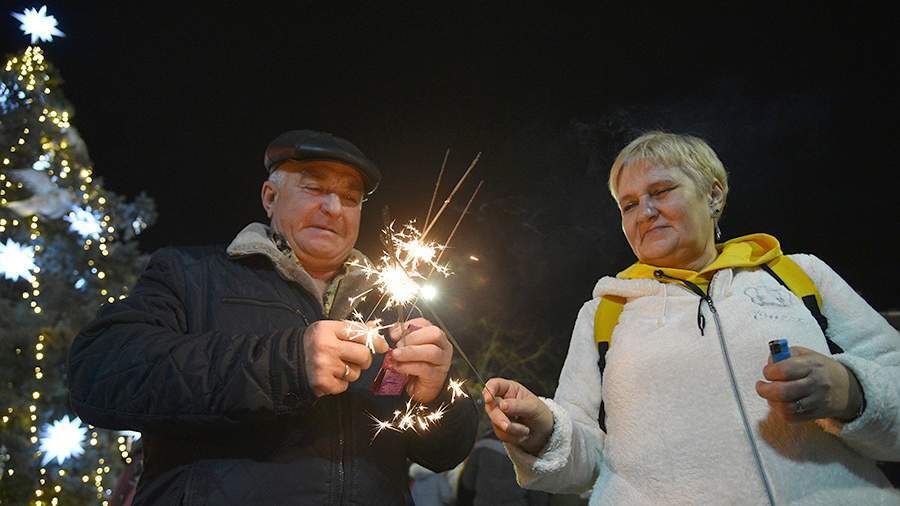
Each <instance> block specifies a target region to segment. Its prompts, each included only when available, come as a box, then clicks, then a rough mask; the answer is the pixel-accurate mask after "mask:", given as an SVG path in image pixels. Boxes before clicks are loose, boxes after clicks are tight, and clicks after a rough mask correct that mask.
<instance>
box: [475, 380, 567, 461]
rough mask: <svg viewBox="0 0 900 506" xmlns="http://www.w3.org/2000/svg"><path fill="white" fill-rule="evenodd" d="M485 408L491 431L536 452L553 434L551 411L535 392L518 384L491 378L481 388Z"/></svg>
mask: <svg viewBox="0 0 900 506" xmlns="http://www.w3.org/2000/svg"><path fill="white" fill-rule="evenodd" d="M483 395H484V410H485V412H487V415H488V417H489V418H490V419H491V425H493V427H494V434H497V437H498V438H499V439H500V440H501V441H505V442H507V443H512V444H515V445H518V446H519V447H521V448H522V449H523V450H525V451H526V452H528V453H530V454H532V455H537V454H538V453H540V452H541V450H543V449H544V447H545V446H546V445H547V440H548V439H550V435H551V434H552V433H553V413H552V412H550V408H548V407H547V405H546V404H544V402H543V401H541V400H540V399H539V398H538V397H537V396H536V395H534V394H533V393H531V392H530V391H529V390H528V389H527V388H525V387H523V386H522V385H520V384H519V383H517V382H515V381H512V380H508V379H503V378H491V379H489V380H488V382H487V385H485V387H484V394H483Z"/></svg>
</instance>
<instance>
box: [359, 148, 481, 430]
mask: <svg viewBox="0 0 900 506" xmlns="http://www.w3.org/2000/svg"><path fill="white" fill-rule="evenodd" d="M448 154H449V151H448ZM479 157H480V153H479V155H477V156H476V157H475V159H474V160H472V162H471V163H470V164H469V167H468V168H467V169H466V172H465V173H464V174H463V176H462V177H461V178H460V179H459V181H458V182H457V183H456V185H455V186H454V187H453V189H452V191H451V192H450V195H449V196H448V197H447V198H446V199H445V200H444V201H443V203H442V205H441V206H440V207H439V208H438V209H437V210H436V212H435V213H434V215H433V217H432V210H434V204H435V201H436V198H437V193H438V190H439V187H440V181H441V178H442V176H443V173H444V166H445V165H446V162H447V156H446V155H445V157H444V163H443V164H442V165H441V172H440V174H439V175H438V180H437V183H436V184H435V189H434V194H433V195H432V199H431V204H430V205H429V208H428V214H427V215H426V218H425V222H424V228H423V230H422V231H421V232H420V231H419V229H417V228H416V226H415V222H414V221H410V222H408V223H406V224H404V225H402V226H400V227H399V228H397V229H395V226H394V223H393V222H391V221H390V219H389V218H388V217H387V214H388V213H387V210H386V209H385V222H386V223H385V228H384V229H383V230H382V235H383V239H382V240H383V244H384V247H385V250H386V251H384V253H383V254H382V256H381V261H380V264H378V265H373V264H371V263H368V262H366V263H362V262H359V261H353V262H351V263H350V264H349V265H350V266H351V267H355V268H358V269H360V270H361V271H362V272H363V273H364V274H365V275H366V277H368V278H370V279H373V280H374V281H373V283H374V288H373V289H371V290H368V291H367V292H364V293H363V294H360V295H358V296H356V297H353V298H351V300H350V302H351V307H352V306H353V305H354V304H355V302H356V301H357V300H360V299H362V298H364V297H365V296H366V295H367V294H368V293H370V292H371V291H372V290H377V291H378V292H379V293H380V294H381V297H380V298H379V300H378V301H377V302H376V303H375V305H374V307H373V309H372V312H371V313H370V314H369V317H368V318H363V317H362V314H361V313H359V312H358V311H356V310H354V311H353V319H354V322H353V323H350V324H348V327H347V335H348V336H350V337H349V338H350V339H351V340H357V339H364V340H365V344H366V347H368V348H369V350H370V351H371V352H372V353H375V347H374V342H375V339H376V338H378V337H379V331H380V330H382V329H385V328H387V327H388V326H383V325H381V319H375V320H372V317H373V315H374V314H375V312H376V311H378V310H379V306H380V308H381V310H382V311H385V310H388V309H391V308H396V309H397V311H398V319H399V321H398V323H401V324H402V322H403V321H404V320H406V319H408V318H409V317H410V315H412V312H413V310H414V309H415V308H416V307H417V303H418V302H419V301H420V300H422V301H423V302H424V303H425V306H426V307H427V308H428V309H429V311H430V312H431V313H432V315H433V316H434V318H435V319H436V320H438V321H439V325H440V326H441V327H442V328H443V329H444V332H445V334H446V335H447V338H448V339H449V341H450V342H451V344H452V345H453V346H454V348H456V350H457V352H458V353H459V355H460V356H461V357H462V358H463V360H464V361H465V362H466V364H468V365H469V367H470V368H471V369H472V371H473V372H474V373H475V375H476V376H477V377H478V379H479V380H480V381H482V382H484V380H483V379H482V377H481V375H480V374H479V373H478V371H477V370H476V369H475V367H474V365H473V364H472V362H471V361H470V360H469V359H468V357H467V356H466V355H465V352H463V350H462V349H461V348H460V346H459V342H458V341H457V340H456V339H455V338H453V336H452V335H451V334H450V332H449V330H447V328H446V326H445V325H443V323H441V322H440V317H439V316H438V315H437V314H436V313H435V312H434V310H433V309H432V308H431V307H430V306H429V305H428V303H427V301H428V300H429V299H430V296H429V294H430V293H432V292H433V287H432V286H430V285H426V282H427V281H428V280H429V278H430V277H431V276H432V275H433V274H434V273H438V274H441V275H443V276H444V277H447V276H449V275H450V274H452V273H451V272H450V269H449V268H448V266H447V265H446V264H442V263H441V257H442V256H443V254H444V252H445V251H446V250H447V246H448V245H449V244H450V241H451V240H452V239H453V236H454V235H455V234H456V230H457V229H458V227H459V225H460V223H461V222H462V219H463V217H464V216H465V215H466V213H467V212H468V210H469V207H470V206H471V205H472V202H473V201H474V200H475V196H476V195H477V194H478V191H479V190H480V189H481V185H482V184H483V181H482V182H481V183H479V184H478V186H477V187H476V188H475V191H474V192H473V193H472V195H471V197H470V198H469V201H468V202H467V203H466V206H465V208H464V209H463V211H462V213H461V214H460V216H459V218H458V219H457V221H456V224H455V225H454V226H453V229H452V230H451V232H450V234H449V236H448V237H447V241H446V242H444V243H443V244H442V243H439V242H436V241H429V240H426V236H427V235H428V234H429V232H431V230H432V229H433V228H434V226H435V224H436V223H437V220H438V219H439V218H440V217H441V215H442V214H443V212H444V211H445V210H446V209H447V207H448V206H449V204H450V202H451V201H452V199H453V196H454V195H455V194H456V192H457V191H458V190H459V189H460V187H461V186H462V184H463V182H464V181H465V179H466V177H467V176H468V175H469V173H470V172H471V171H472V169H473V168H474V167H475V165H476V164H477V163H478V159H479ZM404 308H408V312H407V314H406V317H405V318H404V317H403V312H402V310H403V309H404ZM368 321H371V323H370V324H368V325H367V323H366V322H368ZM360 324H361V325H360ZM464 382H465V381H464V380H457V379H453V378H450V380H449V386H448V388H447V389H448V390H449V391H450V392H451V395H450V397H451V399H450V402H449V403H445V404H441V405H440V406H439V407H437V408H436V409H434V410H430V409H429V408H428V407H427V406H425V405H423V404H420V403H416V402H414V401H413V400H409V401H408V402H407V404H406V409H405V411H400V410H398V411H395V412H394V414H393V417H392V418H391V419H389V420H381V419H379V418H377V417H375V416H374V415H371V414H370V415H369V416H370V418H371V419H372V420H373V422H374V423H375V424H374V425H373V429H374V436H373V437H372V440H373V441H374V440H375V438H376V437H378V435H379V434H380V433H381V432H383V431H385V430H394V431H397V432H405V431H410V430H412V431H413V432H416V433H423V432H427V431H428V430H429V429H430V428H431V427H432V426H434V425H435V424H436V423H437V422H439V421H440V420H441V419H442V418H443V416H444V414H445V413H446V410H447V409H448V407H449V405H450V404H453V403H454V402H455V401H456V400H457V399H459V398H465V397H468V395H467V394H466V393H465V392H464V391H463V388H462V385H463V383H464Z"/></svg>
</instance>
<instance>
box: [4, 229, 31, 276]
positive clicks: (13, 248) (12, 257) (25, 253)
mask: <svg viewBox="0 0 900 506" xmlns="http://www.w3.org/2000/svg"><path fill="white" fill-rule="evenodd" d="M36 270H37V265H35V263H34V248H33V247H31V246H22V245H21V244H19V243H17V242H16V241H13V240H12V239H7V240H6V244H3V243H2V242H0V274H3V277H5V278H6V279H11V280H13V281H16V280H17V279H19V278H23V279H25V280H28V281H31V279H32V275H31V272H32V271H36Z"/></svg>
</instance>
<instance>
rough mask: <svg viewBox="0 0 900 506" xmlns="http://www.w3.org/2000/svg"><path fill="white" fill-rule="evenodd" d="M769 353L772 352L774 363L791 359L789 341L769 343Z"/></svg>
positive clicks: (780, 340) (779, 340) (782, 340)
mask: <svg viewBox="0 0 900 506" xmlns="http://www.w3.org/2000/svg"><path fill="white" fill-rule="evenodd" d="M769 351H771V352H772V362H781V361H782V360H784V359H786V358H791V348H790V347H789V346H788V342H787V339H773V340H771V341H769Z"/></svg>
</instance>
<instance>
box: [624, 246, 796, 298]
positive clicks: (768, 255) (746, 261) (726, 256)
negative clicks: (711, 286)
mask: <svg viewBox="0 0 900 506" xmlns="http://www.w3.org/2000/svg"><path fill="white" fill-rule="evenodd" d="M716 251H718V252H719V255H718V256H717V257H716V259H715V260H714V261H713V263H711V264H709V265H707V266H706V267H704V268H703V270H701V271H699V272H698V271H691V270H687V269H673V268H670V267H656V266H653V265H648V264H642V263H640V262H636V263H634V264H632V265H631V267H629V268H627V269H625V270H624V271H622V272H620V273H619V274H618V275H617V276H616V277H617V278H619V279H641V278H647V279H655V277H654V275H653V271H656V270H658V269H662V271H663V272H665V273H666V274H667V275H669V276H672V277H675V278H680V279H684V280H687V281H690V282H692V283H695V284H697V285H700V286H701V288H704V289H705V285H707V284H708V283H709V279H710V278H711V277H712V274H713V273H715V272H716V271H718V270H720V269H731V268H735V267H754V266H757V265H762V264H765V263H768V262H769V261H771V260H774V259H775V258H778V257H779V256H781V255H782V254H783V253H782V252H781V245H780V244H779V243H778V239H776V238H774V237H772V236H771V235H768V234H750V235H745V236H743V237H737V238H735V239H732V240H730V241H727V242H724V243H722V244H717V245H716Z"/></svg>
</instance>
